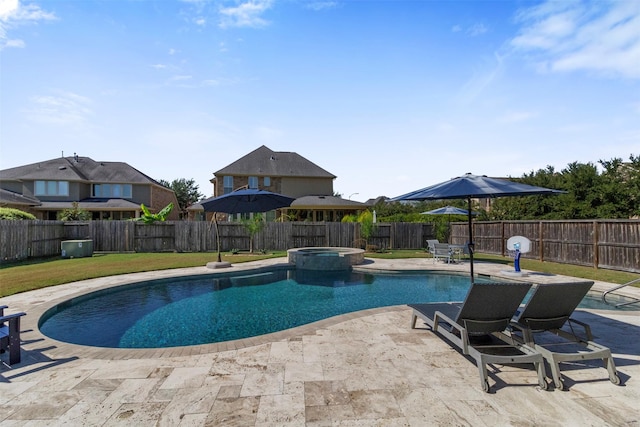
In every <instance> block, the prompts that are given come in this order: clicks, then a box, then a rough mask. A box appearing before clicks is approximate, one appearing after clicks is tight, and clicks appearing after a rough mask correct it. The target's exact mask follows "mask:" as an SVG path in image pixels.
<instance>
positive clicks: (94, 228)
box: [0, 220, 640, 273]
mask: <svg viewBox="0 0 640 427" xmlns="http://www.w3.org/2000/svg"><path fill="white" fill-rule="evenodd" d="M473 228H474V236H475V237H474V240H475V248H476V252H481V253H487V254H497V255H503V256H507V255H509V254H508V253H507V249H506V241H507V239H508V238H509V237H511V236H517V235H520V236H524V237H527V238H528V239H530V240H531V242H532V250H531V252H530V253H528V254H523V257H526V258H532V259H539V260H541V261H553V262H560V263H566V264H575V265H584V266H593V267H595V268H608V269H615V270H622V271H630V272H636V273H640V220H597V221H499V222H491V221H486V222H474V223H473ZM218 230H219V233H220V243H221V247H220V249H221V250H222V251H230V250H232V249H238V250H248V249H249V245H250V240H249V239H250V238H249V233H248V232H247V230H246V229H245V227H243V226H242V225H241V224H238V223H230V222H223V223H219V224H218ZM0 231H1V233H0V261H2V262H6V261H12V260H17V259H25V258H30V257H47V256H56V255H60V253H61V250H60V244H61V242H62V241H64V240H76V239H91V240H93V249H94V251H96V252H165V251H171V252H174V251H176V252H213V251H216V250H217V246H216V235H215V228H214V227H212V224H211V223H209V222H205V221H175V222H174V221H168V222H163V223H156V224H150V225H149V224H143V223H140V222H135V221H88V222H62V221H0ZM434 235H435V232H434V228H433V224H431V223H379V224H377V227H376V228H375V230H374V232H373V235H372V236H370V237H369V239H367V243H368V244H370V245H375V246H376V247H378V248H383V249H420V248H424V247H425V246H426V240H427V239H433V238H434ZM467 235H468V228H467V223H452V224H451V238H450V243H455V244H464V243H465V242H466V241H467V240H468V237H467ZM362 243H363V239H362V236H361V235H360V225H359V224H358V223H338V222H284V223H279V222H278V223H276V222H269V223H267V224H265V227H264V229H263V230H262V231H261V232H259V233H257V234H256V236H255V237H254V244H253V248H254V250H261V249H266V250H286V249H290V248H295V247H305V246H334V247H336V246H342V247H358V246H360V245H361V244H362Z"/></svg>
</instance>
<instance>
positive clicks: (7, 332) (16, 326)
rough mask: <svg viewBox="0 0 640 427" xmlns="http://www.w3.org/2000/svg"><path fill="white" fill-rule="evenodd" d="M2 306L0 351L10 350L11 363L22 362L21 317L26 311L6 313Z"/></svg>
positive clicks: (0, 313)
mask: <svg viewBox="0 0 640 427" xmlns="http://www.w3.org/2000/svg"><path fill="white" fill-rule="evenodd" d="M5 308H8V307H7V306H6V305H4V306H0V353H5V352H6V351H8V352H9V365H14V364H16V363H20V318H21V317H22V316H24V315H26V313H13V314H9V315H6V316H5V315H4V309H5Z"/></svg>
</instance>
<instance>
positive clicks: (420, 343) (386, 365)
mask: <svg viewBox="0 0 640 427" xmlns="http://www.w3.org/2000/svg"><path fill="white" fill-rule="evenodd" d="M272 262H279V261H267V262H260V263H252V264H249V265H246V264H244V265H242V266H239V267H233V268H237V269H246V268H248V267H250V266H251V265H253V266H255V265H265V264H269V263H272ZM363 267H364V268H369V269H374V268H380V269H386V270H393V269H411V270H415V269H419V268H426V269H436V268H437V269H441V270H450V271H458V272H464V271H466V269H467V268H468V267H467V266H465V265H464V264H463V265H446V264H433V263H432V262H431V261H430V260H391V261H385V260H379V261H375V262H370V263H368V264H366V265H364V266H363ZM501 268H504V266H496V265H490V264H482V263H478V264H477V265H476V272H478V273H481V274H486V275H489V276H499V275H500V269H501ZM227 271H228V270H227ZM210 272H211V270H206V269H204V268H197V269H184V270H180V271H171V272H165V273H164V275H181V274H185V273H196V274H203V273H210ZM155 277H163V273H160V272H153V273H147V274H137V275H131V276H118V277H111V278H106V279H93V280H88V281H84V282H77V283H73V284H69V285H63V286H58V287H55V288H48V289H43V290H40V291H34V292H28V293H24V294H20V295H15V296H11V297H8V298H4V299H3V300H2V301H0V304H7V305H9V306H10V307H11V310H15V311H26V312H27V313H28V315H27V316H26V317H25V318H24V319H25V321H24V322H23V325H22V326H23V328H22V329H23V335H22V338H23V339H24V341H25V342H24V345H23V361H22V363H20V364H18V365H15V366H13V367H12V368H11V369H9V368H7V367H6V366H1V367H0V425H8V426H13V425H47V426H51V425H53V426H56V425H87V426H96V425H98V426H122V425H126V426H131V425H136V426H146V425H149V426H156V425H158V426H201V425H211V426H217V425H221V426H242V427H244V426H305V425H306V426H427V425H472V426H505V425H518V426H520V425H575V426H582V425H591V426H625V425H626V426H638V425H640V404H639V403H638V402H640V385H639V384H640V382H639V381H638V379H639V378H640V340H638V337H640V316H639V314H640V313H639V312H612V311H597V310H586V311H580V312H577V313H576V316H577V317H578V318H579V319H581V320H584V321H586V322H588V323H590V324H591V326H592V328H593V332H594V334H595V335H596V340H597V341H599V342H601V343H603V344H605V345H607V346H609V347H611V349H612V351H613V353H614V358H615V362H616V364H617V367H618V370H619V373H620V376H621V378H622V380H623V386H621V387H617V386H615V385H613V384H611V383H610V382H609V381H608V379H607V373H606V370H605V369H604V368H602V366H601V364H599V363H598V361H589V362H586V363H579V362H573V363H571V364H564V365H563V373H564V374H565V380H566V385H567V386H568V387H569V390H568V391H557V390H555V391H542V390H540V389H539V388H538V386H537V380H536V375H535V372H534V371H533V369H531V368H530V367H527V366H500V365H496V366H493V367H492V369H491V372H490V383H491V385H492V390H493V392H492V393H490V394H487V393H484V392H482V391H481V389H480V384H479V377H478V373H477V368H476V366H475V365H474V363H473V362H472V361H470V360H468V359H467V358H465V357H464V356H463V355H461V354H460V353H459V352H458V351H456V350H455V349H454V348H452V347H451V346H449V345H448V344H447V343H446V342H445V341H443V340H442V339H440V338H439V337H437V336H436V335H434V334H433V333H432V332H431V331H430V330H429V329H427V328H423V327H421V328H418V329H411V328H410V327H409V320H410V315H411V310H409V309H408V308H407V307H406V306H397V307H388V308H383V309H374V310H365V311H363V312H359V313H352V314H349V315H344V316H339V317H337V318H333V319H329V320H326V321H321V322H316V323H314V324H312V325H307V326H304V327H300V328H296V329H294V330H290V331H285V332H283V333H276V334H270V335H268V336H263V337H258V338H254V339H251V340H239V341H236V342H230V343H221V344H219V345H206V346H193V347H188V348H178V349H162V350H151V351H148V350H144V351H136V350H120V349H118V350H110V349H94V348H87V347H82V346H75V345H69V344H65V343H60V342H57V341H54V340H51V339H49V338H47V337H44V336H42V335H41V334H40V333H39V331H38V329H37V318H38V313H41V312H42V311H43V310H44V308H46V307H47V306H48V305H49V304H50V303H51V302H52V301H55V300H58V299H60V298H67V297H69V296H70V295H73V294H75V293H77V292H80V291H88V290H91V289H97V288H101V287H103V286H112V285H115V284H119V283H123V281H124V282H126V281H127V280H129V281H131V280H141V279H148V278H155ZM527 279H530V280H531V279H535V280H536V281H540V282H543V281H554V280H558V281H562V280H569V278H564V277H557V276H547V275H535V274H532V275H531V276H530V277H528V278H527ZM606 286H608V285H607V284H604V283H597V284H596V287H597V288H598V289H603V288H605V287H606ZM636 291H637V290H636ZM629 292H634V290H630V291H629ZM3 357H4V355H3Z"/></svg>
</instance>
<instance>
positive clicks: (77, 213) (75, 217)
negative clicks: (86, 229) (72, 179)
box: [57, 202, 91, 221]
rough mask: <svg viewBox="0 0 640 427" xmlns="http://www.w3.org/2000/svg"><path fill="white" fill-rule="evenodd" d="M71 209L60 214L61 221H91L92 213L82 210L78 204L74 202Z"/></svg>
mask: <svg viewBox="0 0 640 427" xmlns="http://www.w3.org/2000/svg"><path fill="white" fill-rule="evenodd" d="M71 206H72V207H71V208H70V209H65V210H63V211H61V212H58V215H57V217H58V219H59V220H60V221H88V220H90V219H91V212H89V211H85V210H84V209H80V206H79V205H78V202H73V203H72V204H71Z"/></svg>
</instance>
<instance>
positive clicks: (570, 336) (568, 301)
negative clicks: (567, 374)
mask: <svg viewBox="0 0 640 427" xmlns="http://www.w3.org/2000/svg"><path fill="white" fill-rule="evenodd" d="M592 285H593V282H591V281H583V282H573V283H545V284H540V285H537V287H536V288H535V289H534V291H533V294H532V295H531V298H530V299H529V301H528V302H527V303H526V304H525V306H524V307H523V308H522V309H521V310H520V311H519V312H518V313H516V316H515V317H514V319H513V321H512V322H511V327H512V331H513V332H521V333H522V339H523V342H524V343H526V344H527V345H529V346H531V347H534V348H535V349H536V350H538V351H539V352H540V353H541V354H542V355H543V356H544V358H545V360H546V361H547V362H548V363H549V366H550V367H551V375H552V377H553V382H554V384H555V386H556V388H558V389H559V390H562V389H563V388H564V384H563V382H562V377H561V375H560V363H561V362H568V361H580V360H594V359H602V361H603V362H604V366H605V368H606V369H607V371H608V372H609V380H611V382H612V383H613V384H616V385H619V384H620V377H619V376H618V373H617V372H616V367H615V364H614V362H613V357H612V356H611V350H610V349H609V348H608V347H605V346H603V345H601V344H598V343H596V342H594V341H593V335H592V333H591V327H590V326H589V325H588V324H586V323H583V322H580V321H578V320H575V319H572V318H571V317H570V316H571V314H572V313H573V312H574V310H575V309H576V307H577V306H578V304H580V301H582V299H583V298H584V296H585V295H586V294H587V292H589V289H591V286H592ZM577 327H582V328H581V329H582V335H579V332H580V331H576V328H577ZM578 329H580V328H578ZM551 334H553V335H551ZM543 340H544V342H543Z"/></svg>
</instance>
